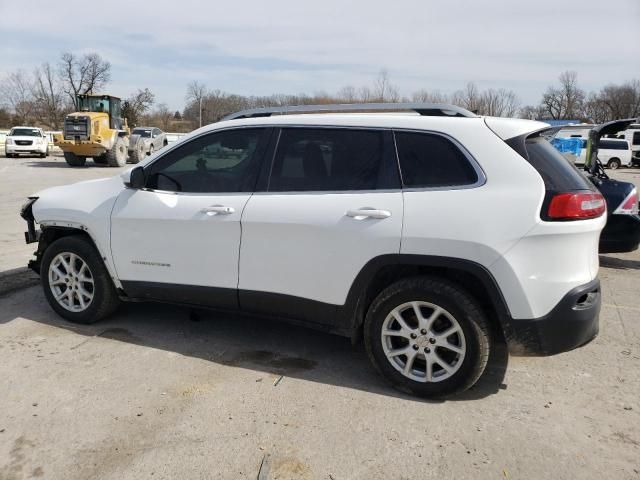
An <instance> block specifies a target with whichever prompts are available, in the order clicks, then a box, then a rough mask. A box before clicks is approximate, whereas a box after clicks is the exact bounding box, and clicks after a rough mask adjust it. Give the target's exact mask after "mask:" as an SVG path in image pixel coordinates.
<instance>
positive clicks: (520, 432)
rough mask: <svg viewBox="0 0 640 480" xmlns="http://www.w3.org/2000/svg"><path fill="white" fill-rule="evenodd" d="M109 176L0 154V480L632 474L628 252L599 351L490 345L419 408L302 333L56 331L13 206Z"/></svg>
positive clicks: (639, 393) (247, 325)
mask: <svg viewBox="0 0 640 480" xmlns="http://www.w3.org/2000/svg"><path fill="white" fill-rule="evenodd" d="M116 172H117V170H116V169H105V168H97V167H90V168H82V169H71V168H68V167H67V166H66V165H65V164H64V162H63V160H62V159H61V158H48V159H44V160H39V159H20V160H15V159H5V158H0V196H1V197H0V200H1V202H0V245H2V248H1V249H0V272H4V273H0V291H2V290H4V291H6V290H7V289H9V288H10V287H11V285H13V287H12V288H15V289H14V290H13V291H12V292H9V293H5V294H0V479H2V480H9V479H22V478H47V479H49V478H51V479H57V478H64V479H90V478H101V479H125V478H126V479H129V478H132V479H138V478H153V479H157V478H160V479H162V478H166V479H173V478H181V479H182V478H183V479H187V478H188V479H191V478H195V479H209V478H221V479H236V478H248V479H256V478H258V479H267V478H268V479H276V478H278V479H285V478H292V479H294V478H295V479H311V478H313V479H316V478H317V479H334V480H342V479H373V478H384V479H401V478H407V479H408V478H469V479H480V478H482V479H484V478H487V479H505V478H523V479H532V478H553V479H575V478H581V479H584V478H594V479H596V478H597V479H601V478H612V479H613V478H615V479H640V400H639V398H640V386H639V383H640V301H639V300H638V297H639V296H640V287H639V282H638V280H639V278H640V253H638V252H634V253H632V254H624V255H607V256H601V263H602V267H603V268H602V269H601V278H602V280H603V290H604V302H605V304H604V307H603V311H602V315H601V334H600V336H599V337H598V338H597V339H596V340H595V341H594V342H592V343H591V344H589V345H587V346H586V347H584V348H581V349H578V350H576V351H573V352H569V353H566V354H562V355H558V356H555V357H550V358H510V359H508V361H507V357H506V355H505V352H504V350H499V351H498V353H497V354H496V355H495V356H494V358H492V359H491V364H490V368H489V370H488V371H487V374H486V375H485V376H484V377H483V378H482V379H481V381H480V383H479V384H478V386H476V387H475V388H474V389H472V390H471V391H469V392H467V393H466V394H465V395H463V396H461V397H459V398H457V399H455V400H450V401H446V402H425V401H421V400H417V399H415V398H411V397H407V396H405V395H402V394H398V393H396V392H395V391H393V390H391V389H389V388H387V387H386V386H385V385H384V383H383V382H382V381H381V380H380V379H379V378H378V377H377V376H376V374H375V373H373V372H372V369H371V368H370V367H369V365H368V363H367V360H366V358H365V355H364V352H363V348H362V346H356V347H355V348H352V347H351V345H350V343H349V342H348V341H347V340H345V339H342V338H339V337H333V336H329V335H325V334H321V333H318V332H313V331H308V330H305V329H302V328H297V327H291V326H285V325H283V324H279V323H265V322H263V321H259V320H251V319H246V318H239V317H231V316H225V315H219V314H214V313H210V312H209V313H207V312H201V313H200V315H198V316H196V317H192V316H190V315H189V311H188V310H186V309H183V308H178V307H168V306H157V305H144V304H136V305H126V306H125V307H124V308H122V309H121V310H120V311H119V312H118V314H117V315H115V316H113V317H112V318H111V319H109V320H108V321H105V322H103V323H100V324H98V325H95V326H90V327H79V326H74V325H70V324H68V323H65V322H63V321H62V320H60V319H59V318H58V317H56V316H55V315H54V314H53V313H52V312H51V310H50V309H49V308H48V306H47V305H46V302H45V300H44V297H43V295H42V293H41V290H40V288H39V287H38V286H29V285H32V284H33V279H32V277H29V276H25V275H16V272H19V271H16V270H14V269H16V268H17V267H21V266H23V265H24V264H25V263H26V261H27V259H28V257H29V254H30V252H31V251H32V250H33V247H32V246H31V247H29V246H24V244H23V240H22V232H23V229H24V224H23V222H22V221H21V220H20V219H19V217H18V216H17V210H18V208H19V206H20V204H21V203H22V201H23V199H24V197H26V196H27V195H28V194H30V193H33V192H35V191H37V190H38V189H41V188H44V187H46V186H50V185H59V184H65V183H70V182H73V181H77V180H82V179H89V178H96V177H101V176H106V175H110V174H115V173H116ZM635 172H639V171H638V170H635V171H631V170H622V171H620V172H616V174H615V175H616V177H618V178H621V179H630V180H632V181H635V182H636V183H638V182H639V180H640V175H638V173H635ZM79 201H81V199H79ZM7 272H9V274H7ZM16 278H17V280H16ZM10 280H11V281H12V282H14V283H12V284H11V285H9V283H10Z"/></svg>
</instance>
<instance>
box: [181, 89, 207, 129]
mask: <svg viewBox="0 0 640 480" xmlns="http://www.w3.org/2000/svg"><path fill="white" fill-rule="evenodd" d="M206 94H207V87H206V86H205V84H204V83H200V82H198V81H197V80H194V81H193V82H191V83H189V85H187V94H186V95H185V100H186V101H187V103H189V102H193V103H195V104H197V105H198V108H199V110H198V111H199V114H198V118H199V123H200V126H202V101H203V100H204V97H205V95H206Z"/></svg>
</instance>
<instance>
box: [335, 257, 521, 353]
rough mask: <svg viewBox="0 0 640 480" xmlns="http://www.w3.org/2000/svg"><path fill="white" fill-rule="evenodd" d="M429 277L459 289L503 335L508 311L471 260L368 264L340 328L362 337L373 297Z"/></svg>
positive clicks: (392, 260)
mask: <svg viewBox="0 0 640 480" xmlns="http://www.w3.org/2000/svg"><path fill="white" fill-rule="evenodd" d="M421 275H429V276H435V277H439V278H443V279H445V280H448V281H451V282H452V283H455V284H457V285H460V286H461V287H462V288H463V289H464V290H465V291H467V292H468V293H469V294H470V295H472V296H473V297H474V298H475V299H476V300H477V301H478V303H479V304H480V305H481V306H482V308H483V309H484V311H485V313H486V314H487V318H488V319H489V321H490V324H491V326H492V328H494V329H496V330H498V331H499V332H500V333H502V334H506V332H505V328H508V319H509V318H510V312H509V307H508V305H507V303H506V301H505V299H504V296H503V295H502V291H501V290H500V287H499V285H498V283H497V282H496V280H495V278H494V277H493V275H492V274H491V272H489V270H487V269H486V268H485V267H484V266H482V265H480V264H479V263H476V262H473V261H471V260H466V259H460V258H452V257H441V256H429V255H409V254H392V255H382V256H379V257H376V258H374V259H372V260H370V261H369V262H368V263H367V264H366V265H365V266H364V267H363V268H362V270H360V272H359V273H358V275H357V276H356V278H355V280H354V282H353V284H352V286H351V288H350V290H349V294H348V296H347V301H346V302H345V307H344V311H343V315H344V317H343V318H342V319H341V322H340V323H341V324H342V325H345V326H347V329H348V330H349V332H350V336H351V339H352V341H353V342H354V343H355V342H357V341H358V340H359V339H360V338H361V337H362V327H363V325H364V318H365V316H366V313H367V310H368V308H369V306H370V305H371V303H372V302H373V300H374V299H375V298H376V296H377V295H378V294H379V293H380V292H381V291H382V290H384V289H385V288H386V287H387V286H389V285H391V284H392V283H394V282H396V281H398V280H401V279H403V278H409V277H415V276H421Z"/></svg>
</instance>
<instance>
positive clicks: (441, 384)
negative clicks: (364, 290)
mask: <svg viewBox="0 0 640 480" xmlns="http://www.w3.org/2000/svg"><path fill="white" fill-rule="evenodd" d="M414 301H419V302H428V303H431V304H434V305H437V306H439V307H441V308H442V309H444V310H445V311H446V312H447V313H448V314H450V315H451V316H452V317H453V318H454V319H455V320H456V321H457V323H458V325H459V327H460V329H461V331H462V333H463V335H464V345H465V352H464V358H463V360H462V362H460V363H459V364H457V365H456V366H455V367H454V368H457V370H455V373H453V374H452V375H451V376H450V377H448V378H445V379H442V380H440V381H432V382H427V381H417V380H413V379H411V378H408V377H407V376H405V375H404V374H403V373H401V372H400V371H398V370H396V368H395V367H394V366H393V365H392V363H391V360H389V359H388V358H387V356H386V354H385V352H384V347H383V340H382V328H383V324H384V323H385V320H386V319H387V316H389V315H390V314H391V312H392V311H393V310H394V309H395V308H396V307H398V306H400V305H403V304H405V303H409V302H414ZM438 318H439V317H438ZM443 318H445V321H448V320H447V317H443ZM416 333H418V336H419V337H425V339H426V337H427V336H426V335H420V332H419V331H418V330H416ZM452 335H453V334H452ZM455 335H458V334H455ZM385 338H387V337H385ZM394 338H397V337H394ZM364 341H365V346H366V349H367V353H368V355H369V359H370V360H371V363H372V364H373V366H374V367H375V368H376V370H378V372H379V373H380V374H381V375H382V376H383V377H384V378H385V379H386V380H387V381H389V382H390V383H391V385H393V386H394V387H395V388H397V389H398V390H401V391H403V392H406V393H410V394H413V395H417V396H421V397H429V398H437V397H445V396H449V395H453V394H456V393H460V392H463V391H464V390H467V389H468V388H470V387H471V386H472V385H474V384H475V383H476V381H477V380H478V379H479V378H480V376H481V375H482V372H483V371H484V369H485V367H486V365H487V361H488V359H489V352H490V348H491V340H490V334H489V328H488V326H487V320H486V318H485V315H484V313H483V311H482V308H481V307H480V306H479V305H478V303H477V301H476V300H475V299H474V298H473V297H472V296H471V295H469V294H468V293H467V292H466V291H464V290H463V289H461V288H460V287H458V286H457V285H456V284H454V283H451V282H449V281H446V280H443V279H440V278H436V277H426V276H425V277H413V278H407V279H403V280H400V281H398V282H396V283H394V284H392V285H390V286H389V287H387V288H386V289H384V290H383V291H382V292H381V293H380V294H379V295H378V296H377V297H376V298H375V300H374V301H373V303H372V304H371V306H370V307H369V310H368V312H367V315H366V318H365V324H364ZM412 341H413V340H408V339H407V340H406V342H407V346H408V347H409V346H410V345H409V342H412ZM417 341H418V340H415V342H417ZM429 346H430V345H429V344H428V343H426V346H425V347H424V351H425V352H427V351H429V348H428V347H429ZM413 348H416V349H417V346H414V347H413ZM431 348H433V352H434V353H435V352H436V351H437V352H439V353H438V354H439V355H442V349H441V347H437V346H436V347H433V346H431ZM437 349H438V350H437ZM445 350H446V349H445ZM418 355H423V356H422V358H423V359H425V360H426V353H422V352H418ZM401 356H402V355H401ZM456 357H457V358H458V359H459V355H456ZM418 358H419V357H418V356H416V359H418ZM416 361H418V360H416ZM454 361H455V362H459V360H454ZM423 363H425V365H426V362H424V361H423ZM405 364H406V360H405ZM415 365H416V363H414V364H413V366H415ZM435 365H437V367H439V368H440V369H441V368H442V367H440V365H439V364H435ZM425 368H426V366H425ZM433 368H435V367H433ZM412 371H413V370H412ZM438 371H439V370H438ZM442 372H444V369H442ZM435 374H436V371H435V370H434V375H435ZM425 378H426V373H425Z"/></svg>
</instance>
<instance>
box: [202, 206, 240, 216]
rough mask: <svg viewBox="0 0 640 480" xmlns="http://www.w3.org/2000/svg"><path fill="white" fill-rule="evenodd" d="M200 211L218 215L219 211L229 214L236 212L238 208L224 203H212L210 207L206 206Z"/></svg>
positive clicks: (221, 213)
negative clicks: (226, 205)
mask: <svg viewBox="0 0 640 480" xmlns="http://www.w3.org/2000/svg"><path fill="white" fill-rule="evenodd" d="M200 211H201V212H202V213H207V214H209V213H211V214H213V215H217V214H218V213H219V214H220V215H229V214H231V213H233V212H235V211H236V209H235V208H233V207H225V206H224V205H211V206H210V207H204V208H203V209H202V210H200Z"/></svg>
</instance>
